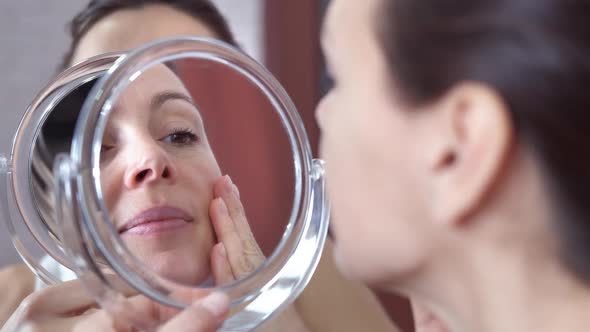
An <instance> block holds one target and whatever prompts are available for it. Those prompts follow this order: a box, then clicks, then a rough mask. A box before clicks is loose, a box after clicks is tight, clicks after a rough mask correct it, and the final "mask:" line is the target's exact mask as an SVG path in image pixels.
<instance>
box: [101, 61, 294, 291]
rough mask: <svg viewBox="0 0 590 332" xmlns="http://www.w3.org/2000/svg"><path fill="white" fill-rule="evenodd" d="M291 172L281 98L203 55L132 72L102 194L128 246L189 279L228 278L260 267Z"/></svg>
mask: <svg viewBox="0 0 590 332" xmlns="http://www.w3.org/2000/svg"><path fill="white" fill-rule="evenodd" d="M250 119H257V121H259V120H265V119H266V123H264V122H263V123H264V126H265V127H261V128H257V127H256V126H254V123H252V122H253V121H252V122H250V121H249V120H250ZM260 129H262V130H260ZM269 142H272V144H268V143H269ZM256 152H258V155H259V156H261V157H262V158H261V159H260V160H257V159H256V156H257V155H256ZM264 158H267V159H266V160H270V161H271V162H265V159H264ZM277 170H281V171H280V173H279V172H277ZM294 172H295V170H294V168H293V159H292V150H291V148H290V145H289V143H288V137H287V136H286V133H285V132H283V129H282V126H281V123H280V119H279V116H278V115H277V114H275V113H274V110H273V106H272V104H271V103H270V102H269V101H268V100H267V99H266V97H264V96H263V94H262V93H261V92H260V91H259V90H258V87H256V86H255V85H253V84H252V83H251V82H250V81H248V80H247V78H245V77H243V76H241V75H240V74H239V73H237V72H235V71H234V70H233V69H231V68H229V67H227V66H225V65H222V64H219V63H216V62H212V61H209V60H203V59H183V60H181V61H176V62H173V63H170V62H169V63H166V64H165V65H164V64H158V65H154V66H152V67H150V68H148V69H146V70H143V71H141V72H139V73H138V74H137V75H135V76H134V77H133V80H132V81H131V82H130V83H129V85H128V86H127V87H125V89H123V91H121V93H120V94H119V95H118V97H117V99H116V100H115V102H113V109H112V111H111V112H110V114H109V118H108V120H107V124H106V127H105V130H104V134H103V138H102V144H101V152H100V183H101V188H100V192H101V195H102V198H103V200H104V205H105V207H106V209H107V210H108V212H109V217H110V218H109V219H110V221H111V222H112V223H113V225H114V227H115V228H116V230H117V231H118V233H119V234H120V236H121V240H122V242H123V243H124V244H125V245H126V247H127V250H128V251H129V253H131V254H132V255H133V256H135V258H137V259H138V260H139V261H140V262H141V263H143V264H144V265H145V266H147V268H148V269H151V270H152V271H155V272H156V273H157V274H158V275H160V276H162V277H165V278H167V279H169V280H172V281H175V282H178V283H182V284H186V285H201V286H214V285H215V286H220V285H225V284H228V283H231V282H233V281H236V280H238V279H241V278H243V277H246V276H248V275H249V274H251V273H252V272H254V271H255V269H256V268H257V267H259V266H260V265H261V264H262V263H263V261H264V260H265V257H268V255H269V254H271V253H272V251H273V250H274V249H275V247H276V245H277V244H278V242H279V240H280V238H281V236H282V234H283V233H284V231H285V227H286V225H287V224H288V222H289V217H290V212H291V209H292V204H293V192H294V187H293V183H294ZM277 175H280V178H278V176H277ZM279 209H281V210H279Z"/></svg>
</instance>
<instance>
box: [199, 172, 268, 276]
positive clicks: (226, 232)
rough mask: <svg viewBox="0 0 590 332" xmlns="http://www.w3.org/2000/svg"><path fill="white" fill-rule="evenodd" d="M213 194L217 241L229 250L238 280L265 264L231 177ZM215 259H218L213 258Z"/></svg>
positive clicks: (212, 204) (224, 178) (216, 187)
mask: <svg viewBox="0 0 590 332" xmlns="http://www.w3.org/2000/svg"><path fill="white" fill-rule="evenodd" d="M214 192H215V196H216V198H215V199H214V200H213V201H212V202H211V207H210V216H211V220H212V223H213V227H214V229H215V233H216V234H217V238H218V239H219V241H220V242H221V243H223V245H224V248H225V249H226V257H227V261H228V262H229V264H230V268H231V270H232V273H233V275H234V278H235V279H239V278H242V277H244V276H246V275H248V274H250V273H251V272H253V271H254V270H255V269H256V268H257V267H258V266H260V264H262V262H263V261H264V255H263V254H262V251H261V250H260V248H259V247H258V244H257V243H256V239H255V238H254V236H253V234H252V231H251V230H250V225H249V224H248V220H247V219H246V214H245V211H244V208H243V206H242V203H241V201H240V199H239V192H238V190H237V187H236V186H235V185H234V184H233V183H232V182H231V179H230V178H229V176H227V175H226V176H224V177H222V178H221V179H219V181H218V182H217V183H216V184H215V186H214ZM212 259H215V257H213V256H212ZM219 261H221V262H223V260H218V262H219ZM212 264H213V262H212ZM220 268H221V267H220Z"/></svg>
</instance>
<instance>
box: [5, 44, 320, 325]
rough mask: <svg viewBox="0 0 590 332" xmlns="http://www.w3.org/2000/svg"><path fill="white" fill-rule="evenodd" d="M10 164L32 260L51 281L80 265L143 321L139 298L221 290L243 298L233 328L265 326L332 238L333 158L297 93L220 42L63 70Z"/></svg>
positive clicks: (9, 203)
mask: <svg viewBox="0 0 590 332" xmlns="http://www.w3.org/2000/svg"><path fill="white" fill-rule="evenodd" d="M115 60H116V61H115ZM5 164H6V167H5V168H6V174H5V177H4V178H5V179H6V180H7V183H6V186H7V189H8V190H7V194H8V195H7V197H6V198H7V199H6V200H5V205H6V206H5V208H4V209H3V210H4V211H13V212H12V213H11V215H10V218H9V220H10V221H9V227H10V230H11V232H12V233H13V240H14V242H15V246H16V247H17V249H18V250H19V252H20V253H21V256H23V258H24V259H25V261H27V263H28V264H29V265H30V266H31V267H32V268H33V269H34V270H35V271H36V272H37V273H38V275H39V276H40V277H41V278H42V279H43V280H45V281H46V282H59V281H62V280H65V279H67V278H69V277H71V273H70V276H69V277H68V274H67V273H65V272H63V271H64V270H65V271H73V272H75V275H76V277H77V278H80V279H82V280H83V281H84V283H85V285H86V286H87V287H88V288H89V289H90V290H91V291H92V292H93V294H94V295H95V296H96V298H97V301H98V302H99V303H100V304H101V305H102V306H104V307H105V308H107V309H109V310H118V311H121V310H124V311H125V312H126V314H127V316H128V318H129V319H131V320H133V321H134V322H135V321H137V322H138V323H140V321H141V319H140V317H134V316H133V310H131V309H129V301H128V298H129V296H133V295H135V294H138V293H140V294H142V296H147V297H149V298H151V299H152V300H155V301H157V302H159V303H161V304H163V305H166V306H170V307H175V308H183V307H185V306H187V305H189V304H190V302H192V296H194V295H195V294H204V293H207V292H210V291H212V290H221V291H224V292H226V293H228V294H229V295H230V297H231V299H232V306H233V310H232V314H231V317H230V318H229V319H228V320H227V321H226V323H225V324H224V329H226V330H232V331H236V330H237V331H248V330H251V329H253V328H254V327H256V326H257V325H259V324H260V323H262V322H263V321H264V320H265V319H267V318H268V317H270V316H271V315H272V314H273V313H275V312H277V310H278V309H280V308H281V307H283V306H285V305H286V304H288V303H289V302H290V301H292V300H293V299H294V298H295V297H296V296H297V295H298V294H299V292H300V291H301V290H302V289H303V287H304V286H305V284H306V283H307V282H308V281H309V278H310V277H311V274H312V272H313V270H314V268H315V266H316V264H317V262H318V260H319V256H320V253H321V248H322V246H323V241H324V239H325V236H326V232H327V219H328V215H329V212H328V207H327V204H326V202H325V197H324V188H323V167H322V163H321V161H318V160H313V159H312V158H311V153H310V149H309V145H308V142H307V138H306V136H305V132H304V129H303V127H302V125H301V121H300V119H299V117H298V115H297V112H296V110H295V109H294V106H293V104H292V102H291V101H290V99H289V98H288V96H287V94H286V93H285V91H284V90H283V89H282V88H281V87H280V85H279V84H278V83H277V82H276V80H274V78H273V77H272V76H271V75H270V74H269V73H268V72H267V71H266V70H265V69H264V68H263V67H262V66H261V65H259V64H258V63H256V62H255V61H254V60H252V59H250V58H249V57H247V56H245V55H244V54H242V53H241V52H239V51H238V50H236V49H233V48H232V47H230V46H227V45H225V44H223V43H221V42H217V41H213V40H207V39H199V38H175V39H169V40H163V41H159V42H156V43H153V44H151V45H148V46H146V47H144V48H141V49H139V50H136V51H134V52H132V53H130V54H127V55H124V56H117V55H105V56H100V57H97V58H93V59H90V60H88V61H87V62H85V63H82V64H80V65H78V66H76V67H74V68H72V69H70V70H68V71H66V72H64V73H63V74H62V75H60V76H59V77H58V78H57V80H56V81H55V82H54V83H52V84H51V85H50V86H48V87H47V88H46V89H45V90H44V91H43V92H42V93H41V94H40V95H39V97H38V98H37V99H36V100H35V101H34V102H33V104H32V106H31V108H30V109H29V110H28V112H27V114H26V115H25V117H24V118H23V121H22V123H21V125H20V126H19V130H18V131H17V134H16V136H15V142H14V146H13V154H12V158H11V159H10V160H7V162H6V163H5ZM24 237H28V238H30V239H29V240H23V238H24ZM35 252H38V253H40V254H35Z"/></svg>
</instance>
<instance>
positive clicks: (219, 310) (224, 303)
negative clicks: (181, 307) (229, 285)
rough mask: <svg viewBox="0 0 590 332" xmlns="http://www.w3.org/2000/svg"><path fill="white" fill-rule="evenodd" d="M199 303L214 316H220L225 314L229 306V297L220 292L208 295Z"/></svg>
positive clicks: (198, 303) (198, 302)
mask: <svg viewBox="0 0 590 332" xmlns="http://www.w3.org/2000/svg"><path fill="white" fill-rule="evenodd" d="M196 304H197V305H200V306H201V307H203V308H205V310H207V311H209V312H210V313H211V314H212V315H213V316H215V317H219V316H222V315H223V314H225V313H226V312H227V310H228V308H229V298H228V297H227V295H225V294H223V293H219V292H215V293H211V294H209V295H207V297H205V298H204V299H202V300H201V301H197V302H196Z"/></svg>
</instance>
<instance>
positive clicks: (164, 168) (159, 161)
mask: <svg viewBox="0 0 590 332" xmlns="http://www.w3.org/2000/svg"><path fill="white" fill-rule="evenodd" d="M138 148H139V147H138ZM134 154H135V155H136V156H137V158H135V160H131V161H130V163H129V167H127V170H126V172H125V178H124V182H125V186H126V187H127V188H129V189H134V188H137V187H140V186H142V185H146V184H149V183H155V182H158V181H165V182H170V183H172V182H174V181H175V180H176V169H175V167H174V165H173V164H172V162H171V160H170V158H169V156H168V154H167V153H166V152H165V151H164V150H163V149H162V148H160V147H159V146H150V147H149V148H147V149H136V151H135V153H134Z"/></svg>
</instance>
